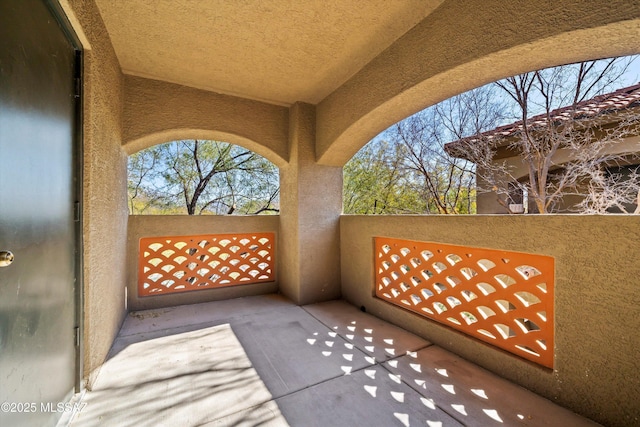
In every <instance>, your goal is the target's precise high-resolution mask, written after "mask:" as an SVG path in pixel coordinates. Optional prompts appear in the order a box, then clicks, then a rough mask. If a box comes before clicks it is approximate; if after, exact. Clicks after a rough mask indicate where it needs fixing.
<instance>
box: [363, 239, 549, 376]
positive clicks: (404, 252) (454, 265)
mask: <svg viewBox="0 0 640 427" xmlns="http://www.w3.org/2000/svg"><path fill="white" fill-rule="evenodd" d="M375 271H376V274H375V276H376V277H375V280H376V290H375V294H376V296H377V297H378V298H381V299H383V300H386V301H389V302H391V303H393V304H395V305H398V306H400V307H404V308H406V309H408V310H411V311H413V312H415V313H418V314H420V315H422V316H425V317H428V318H430V319H433V320H435V321H438V322H440V323H443V324H445V325H448V326H450V327H452V328H454V329H457V330H459V331H462V332H464V333H466V334H468V335H471V336H473V337H476V338H478V339H480V340H482V341H485V342H488V343H490V344H492V345H495V346H497V347H500V348H502V349H504V350H507V351H509V352H511V353H514V354H517V355H519V356H521V357H523V358H525V359H528V360H531V361H533V362H536V363H539V364H541V365H543V366H546V367H548V368H553V348H554V347H553V339H554V313H553V300H554V260H553V258H552V257H549V256H544V255H533V254H526V253H522V252H510V251H499V250H492V249H481V248H473V247H466V246H455V245H445V244H441V243H433V242H417V241H412V240H401V239H391V238H385V237H376V238H375Z"/></svg>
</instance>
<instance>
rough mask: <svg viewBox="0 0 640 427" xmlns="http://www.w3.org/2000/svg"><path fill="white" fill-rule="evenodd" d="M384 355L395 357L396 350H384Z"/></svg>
mask: <svg viewBox="0 0 640 427" xmlns="http://www.w3.org/2000/svg"><path fill="white" fill-rule="evenodd" d="M384 351H385V353H387V354H389V355H391V356H395V355H396V349H395V348H385V349H384Z"/></svg>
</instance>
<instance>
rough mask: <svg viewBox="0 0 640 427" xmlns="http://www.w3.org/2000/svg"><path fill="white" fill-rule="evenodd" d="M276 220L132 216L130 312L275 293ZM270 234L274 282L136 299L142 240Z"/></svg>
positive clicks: (269, 217) (268, 217)
mask: <svg viewBox="0 0 640 427" xmlns="http://www.w3.org/2000/svg"><path fill="white" fill-rule="evenodd" d="M279 221H280V219H279V217H278V216H277V215H255V216H222V215H198V216H189V215H131V216H129V233H128V248H127V254H128V257H127V294H128V308H129V310H131V311H134V310H145V309H150V308H159V307H170V306H174V305H181V304H194V303H199V302H206V301H217V300H224V299H230V298H239V297H243V296H250V295H260V294H267V293H274V292H277V291H278V271H279V270H280V268H281V265H282V259H281V257H280V256H279V254H278V245H277V241H278V230H279ZM250 232H273V233H275V234H276V238H275V241H276V281H275V282H268V283H258V284H252V285H238V286H229V287H224V288H217V289H207V290H199V291H192V292H184V293H175V294H167V295H157V296H149V297H138V290H137V287H138V276H137V274H138V255H139V241H140V238H141V237H153V236H187V235H198V234H228V233H250Z"/></svg>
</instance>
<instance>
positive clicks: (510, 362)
mask: <svg viewBox="0 0 640 427" xmlns="http://www.w3.org/2000/svg"><path fill="white" fill-rule="evenodd" d="M638 230H640V216H626V215H625V216H623V215H619V216H618V215H610V216H587V215H544V216H543V215H539V216H533V215H530V216H529V215H512V216H508V215H499V216H489V215H486V216H485V215H475V216H448V217H445V216H350V215H349V216H347V215H344V216H342V217H341V220H340V242H341V254H342V262H341V266H342V267H341V269H342V294H343V297H344V298H345V299H346V300H347V301H349V302H351V303H352V304H354V305H356V306H358V307H364V308H365V309H366V311H367V312H368V313H371V314H373V315H375V316H378V317H380V318H382V319H385V320H387V321H390V322H392V323H394V324H396V325H398V326H400V327H402V328H405V329H407V330H409V331H411V332H414V333H416V334H417V335H420V336H422V337H424V338H426V339H428V340H429V341H431V342H433V343H435V344H436V345H439V346H441V347H444V348H446V349H447V350H450V351H452V352H454V353H456V354H458V355H460V356H462V357H464V358H466V359H468V360H470V361H472V362H474V363H476V364H478V365H480V366H483V367H485V368H486V369H489V370H490V371H493V372H495V373H497V374H498V375H501V376H502V377H505V378H507V379H509V380H511V381H514V382H516V383H518V384H520V385H522V386H523V387H525V388H528V389H530V390H532V391H534V392H536V393H538V394H540V395H542V396H544V397H546V398H548V399H550V400H553V401H555V402H557V403H559V404H561V405H563V406H565V407H568V408H569V409H572V410H574V411H575V412H578V413H580V414H582V415H584V416H587V417H589V418H591V419H593V420H595V421H598V422H600V423H602V424H604V425H635V424H636V423H637V422H638V419H637V418H636V417H637V392H638V390H640V374H639V371H638V361H637V354H638V353H637V352H638V348H640V336H639V335H638V329H639V328H640V321H639V320H638V308H637V303H638V301H640V287H639V284H640V263H639V262H638V260H640V244H638V243H639V242H640V231H638ZM376 236H384V237H390V238H397V239H408V240H422V241H430V242H439V243H443V244H450V245H464V246H474V247H482V248H489V249H496V250H505V251H519V252H527V253H533V254H539V255H546V256H551V257H553V258H554V259H555V355H554V364H553V367H554V368H553V369H552V370H551V369H547V368H543V367H540V366H538V365H535V364H533V363H531V362H529V361H526V360H524V359H522V358H520V357H517V356H515V355H511V354H509V353H506V352H504V351H502V350H499V349H497V348H495V347H493V346H489V345H488V344H485V343H483V342H481V341H479V340H477V339H474V338H471V337H469V336H467V335H464V334H463V333H461V332H458V331H455V330H454V329H452V328H450V327H447V326H445V325H443V324H441V323H438V322H435V321H433V320H430V319H426V318H424V317H423V316H420V315H418V314H415V313H412V312H411V311H409V310H406V309H403V308H400V307H398V306H395V305H392V304H390V303H389V302H387V301H384V300H383V299H380V298H377V297H376V296H375V289H374V287H375V271H374V237H376Z"/></svg>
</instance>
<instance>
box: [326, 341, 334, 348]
mask: <svg viewBox="0 0 640 427" xmlns="http://www.w3.org/2000/svg"><path fill="white" fill-rule="evenodd" d="M324 344H325V345H326V346H327V347H333V344H334V342H333V341H325V342H324Z"/></svg>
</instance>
